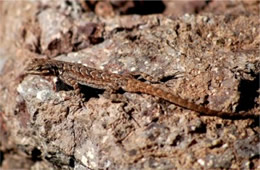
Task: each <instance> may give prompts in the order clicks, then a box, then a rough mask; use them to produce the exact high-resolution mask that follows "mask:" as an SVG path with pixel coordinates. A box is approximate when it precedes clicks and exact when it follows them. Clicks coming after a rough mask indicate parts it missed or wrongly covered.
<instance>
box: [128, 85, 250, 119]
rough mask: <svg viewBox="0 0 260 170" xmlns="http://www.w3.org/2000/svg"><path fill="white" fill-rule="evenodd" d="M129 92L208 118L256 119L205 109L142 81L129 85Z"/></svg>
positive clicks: (242, 114)
mask: <svg viewBox="0 0 260 170" xmlns="http://www.w3.org/2000/svg"><path fill="white" fill-rule="evenodd" d="M128 91H129V92H131V91H132V92H140V93H145V94H149V95H152V96H155V97H160V98H162V99H164V100H167V101H169V102H171V103H173V104H176V105H178V106H181V107H183V108H186V109H189V110H193V111H196V112H198V113H202V114H204V115H208V116H218V117H223V118H238V119H240V118H247V117H249V118H251V117H255V115H252V114H247V113H241V114H240V113H231V112H222V111H217V110H212V109H209V108H207V107H204V106H202V105H198V104H195V103H192V102H190V101H188V100H185V99H182V98H180V97H178V96H176V95H174V94H172V93H171V92H168V91H166V90H163V89H162V88H159V87H155V86H153V85H150V84H147V83H144V82H140V81H132V82H129V83H128Z"/></svg>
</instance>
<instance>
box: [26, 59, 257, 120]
mask: <svg viewBox="0 0 260 170" xmlns="http://www.w3.org/2000/svg"><path fill="white" fill-rule="evenodd" d="M26 73H27V74H35V75H44V76H57V77H58V78H59V79H61V80H62V81H63V82H64V83H66V84H68V85H70V86H72V87H73V88H74V89H75V90H77V92H79V84H80V85H85V86H90V87H93V88H98V89H105V90H107V91H109V92H110V93H115V92H116V91H117V90H119V89H122V90H124V91H126V92H132V93H145V94H149V95H152V96H156V97H159V98H162V99H164V100H166V101H169V102H171V103H173V104H176V105H178V106H181V107H183V108H186V109H189V110H193V111H196V112H199V113H202V114H204V115H209V116H219V117H223V118H247V117H249V118H250V117H252V116H253V117H255V115H252V114H247V113H245V112H244V113H243V114H240V113H229V112H222V111H216V110H212V109H209V108H207V107H204V106H202V105H198V104H195V103H193V102H189V101H188V100H185V99H182V98H180V97H178V96H176V95H174V94H172V93H170V92H168V91H166V90H164V89H162V88H160V87H156V86H154V85H152V84H149V83H146V82H142V81H140V80H138V79H136V78H134V77H133V76H131V74H126V75H124V74H123V75H121V74H116V73H111V72H108V71H103V70H98V69H95V68H91V67H87V66H84V65H82V64H77V63H70V62H65V61H58V60H50V59H33V60H32V61H31V63H30V64H29V65H28V67H27V70H26Z"/></svg>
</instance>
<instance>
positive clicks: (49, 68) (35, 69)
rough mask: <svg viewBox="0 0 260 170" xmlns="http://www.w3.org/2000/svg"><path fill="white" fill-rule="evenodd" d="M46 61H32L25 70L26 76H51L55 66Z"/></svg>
mask: <svg viewBox="0 0 260 170" xmlns="http://www.w3.org/2000/svg"><path fill="white" fill-rule="evenodd" d="M50 61H51V60H48V59H33V60H32V61H31V62H30V63H29V65H28V66H27V68H26V74H36V75H51V74H54V73H55V66H53V65H52V63H51V62H50Z"/></svg>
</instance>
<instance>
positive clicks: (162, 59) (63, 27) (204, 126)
mask: <svg viewBox="0 0 260 170" xmlns="http://www.w3.org/2000/svg"><path fill="white" fill-rule="evenodd" d="M141 2H142V1H141ZM141 2H140V4H139V3H136V2H132V1H129V2H127V3H121V4H120V3H115V2H111V3H110V2H95V1H89V2H85V1H62V0H60V1H55V2H52V1H37V2H30V1H20V2H17V3H13V2H8V1H2V2H0V16H1V21H2V23H4V24H1V26H0V38H1V40H2V41H1V42H0V54H1V56H0V75H1V77H0V94H1V95H0V167H1V168H3V169H15V168H24V169H60V168H62V169H212V168H220V169H222V168H225V169H257V168H260V161H259V149H260V139H259V135H260V129H259V120H258V119H242V120H229V119H221V118H218V117H214V116H213V117H208V116H200V115H199V114H198V113H195V112H193V111H190V110H186V109H183V108H180V107H178V106H175V105H174V104H171V103H168V102H166V101H163V100H160V99H158V98H155V97H152V96H149V95H144V94H134V93H123V95H124V96H125V97H126V99H127V100H128V103H126V104H124V103H121V102H113V101H111V100H110V99H107V98H105V97H104V96H103V91H102V90H101V91H100V90H97V89H93V88H89V87H82V89H81V91H82V93H83V94H84V97H83V98H80V97H79V96H75V95H74V93H73V90H71V88H69V87H67V86H66V85H65V84H63V83H62V82H60V81H57V79H55V78H54V77H40V76H33V75H24V74H23V73H24V70H25V67H26V64H27V63H28V62H29V61H30V59H31V58H33V57H48V58H52V59H57V60H64V61H70V62H80V63H82V64H85V65H88V66H90V67H95V68H99V69H105V70H109V71H111V72H116V73H125V72H132V71H141V72H145V73H148V74H150V75H152V76H154V77H159V78H161V80H162V82H161V83H160V84H156V85H157V86H162V87H164V88H168V89H170V90H171V91H172V92H173V93H175V94H176V95H179V96H180V97H181V98H185V99H189V100H191V101H193V102H195V103H197V104H201V105H205V106H207V107H209V108H212V109H214V110H223V111H230V112H239V111H248V112H252V113H254V114H256V115H259V114H260V107H259V104H260V97H259V92H260V90H259V77H260V75H259V74H260V51H259V44H260V36H259V35H260V34H259V33H260V28H259V24H260V22H259V16H258V15H257V12H256V10H258V7H259V3H258V2H250V3H248V2H240V3H236V4H233V6H232V5H230V3H232V2H226V3H224V4H226V5H223V7H221V6H218V5H216V3H217V2H215V1H212V2H211V3H209V4H207V3H205V4H203V3H202V2H200V3H197V4H196V3H193V5H189V6H185V9H188V10H187V11H188V12H191V11H196V10H195V8H196V9H199V12H197V13H198V14H196V15H193V14H185V15H183V14H182V12H180V13H178V14H175V13H171V12H170V11H171V10H170V9H174V7H175V6H176V4H175V5H173V4H169V3H167V2H164V3H163V2H161V3H163V4H164V5H165V11H164V14H167V15H162V14H153V15H146V16H142V15H120V14H125V13H127V14H129V13H130V14H131V12H129V11H131V10H132V11H133V10H134V9H136V11H138V10H139V9H140V8H141V7H142V5H144V6H145V3H144V4H143V3H141ZM228 4H229V5H228ZM182 5H184V4H182ZM161 7H163V6H161ZM228 7H230V8H229V9H230V10H226V9H225V8H228ZM242 7H244V8H242ZM191 8H194V9H191ZM130 9H131V10H130ZM162 9H164V8H162ZM224 9H225V10H224ZM222 11H227V14H225V13H224V12H222ZM146 12H147V11H142V12H140V14H146ZM162 12H163V11H162ZM209 12H211V13H209ZM151 13H158V11H155V12H151ZM220 13H221V14H220ZM176 16H179V17H176ZM81 102H83V103H84V106H83V107H82V106H81V105H80V103H81Z"/></svg>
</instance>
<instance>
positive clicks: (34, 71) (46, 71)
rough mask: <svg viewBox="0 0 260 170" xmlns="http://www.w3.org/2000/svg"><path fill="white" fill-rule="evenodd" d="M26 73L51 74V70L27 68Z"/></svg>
mask: <svg viewBox="0 0 260 170" xmlns="http://www.w3.org/2000/svg"><path fill="white" fill-rule="evenodd" d="M25 73H26V74H34V75H48V74H50V71H49V70H41V71H37V70H27V71H26V72H25Z"/></svg>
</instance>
